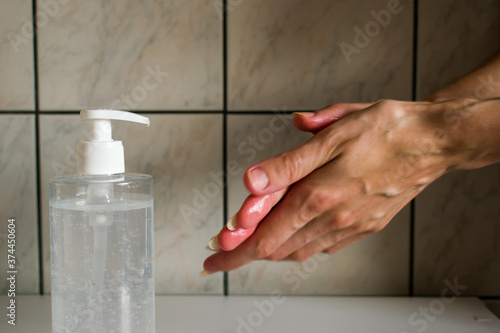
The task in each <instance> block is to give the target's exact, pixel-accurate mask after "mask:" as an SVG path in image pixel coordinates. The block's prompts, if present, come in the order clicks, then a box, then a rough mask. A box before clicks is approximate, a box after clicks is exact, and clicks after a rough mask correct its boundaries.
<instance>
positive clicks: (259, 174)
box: [248, 168, 269, 190]
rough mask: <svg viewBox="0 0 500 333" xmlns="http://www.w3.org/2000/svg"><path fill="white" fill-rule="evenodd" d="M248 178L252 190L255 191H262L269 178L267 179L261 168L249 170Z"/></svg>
mask: <svg viewBox="0 0 500 333" xmlns="http://www.w3.org/2000/svg"><path fill="white" fill-rule="evenodd" d="M248 177H249V178H250V183H251V184H252V186H253V188H254V189H256V190H263V189H265V188H266V186H267V185H268V184H269V178H267V175H266V173H265V172H264V170H262V169H261V168H255V169H253V170H251V171H250V173H249V175H248Z"/></svg>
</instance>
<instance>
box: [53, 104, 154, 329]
mask: <svg viewBox="0 0 500 333" xmlns="http://www.w3.org/2000/svg"><path fill="white" fill-rule="evenodd" d="M80 118H81V120H83V121H85V122H87V123H89V125H90V132H89V140H88V141H81V142H80V144H79V145H78V167H77V172H78V174H75V175H64V176H60V177H55V178H52V179H51V180H50V184H49V189H50V255H51V274H52V291H51V294H52V332H54V333H62V332H72V333H74V332H79V333H101V332H102V333H104V332H105V333H113V332H115V333H125V332H126V333H151V332H155V298H154V297H155V288H154V277H153V178H152V177H151V176H149V175H142V174H131V173H124V172H125V162H124V150H123V145H122V142H121V141H114V140H113V139H112V135H111V132H112V131H111V129H112V128H111V120H122V121H132V122H137V123H142V124H146V125H148V126H149V119H148V118H146V117H143V116H140V115H137V114H134V113H131V112H125V111H115V110H89V111H81V113H80Z"/></svg>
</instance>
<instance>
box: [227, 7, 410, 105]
mask: <svg viewBox="0 0 500 333" xmlns="http://www.w3.org/2000/svg"><path fill="white" fill-rule="evenodd" d="M237 3H238V4H237V5H236V4H235V5H233V6H229V13H228V98H229V104H228V105H229V109H231V110H270V109H272V108H281V107H283V106H286V107H287V108H288V109H292V110H296V109H317V108H321V107H323V106H325V105H328V104H332V103H334V102H359V101H371V100H376V99H380V98H392V99H409V98H411V59H412V35H413V32H412V30H413V23H412V22H413V3H412V2H408V1H400V2H399V1H397V0H389V1H388V0H376V1H363V0H355V1H332V0H315V1H309V0H274V1H266V0H254V1H238V2H237ZM379 22H381V23H379Z"/></svg>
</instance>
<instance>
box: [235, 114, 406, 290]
mask: <svg viewBox="0 0 500 333" xmlns="http://www.w3.org/2000/svg"><path fill="white" fill-rule="evenodd" d="M276 117H277V116H276V115H260V116H259V115H257V116H249V115H241V116H236V115H235V116H230V117H229V119H228V160H229V161H233V162H231V163H233V165H237V166H239V167H240V168H241V174H237V175H235V176H232V177H231V179H230V182H229V187H228V206H229V207H228V208H229V212H228V213H229V214H228V215H229V216H232V215H233V214H234V213H235V212H236V211H237V210H238V208H239V207H240V205H241V203H242V202H243V200H244V199H245V197H246V196H247V195H248V192H247V191H246V189H245V188H244V186H243V184H242V174H243V171H244V170H245V169H246V168H247V167H249V166H250V165H252V164H255V163H257V162H259V161H260V160H262V159H264V158H265V157H267V156H271V155H274V154H277V153H279V152H282V151H285V150H287V149H290V148H292V147H295V146H297V145H299V144H301V143H302V142H304V141H305V140H306V139H307V138H309V136H310V135H308V134H304V133H301V132H298V131H297V130H295V129H294V128H293V126H292V125H291V118H290V116H286V117H283V116H280V117H279V118H278V119H276ZM273 129H280V130H273ZM270 133H272V135H270ZM252 138H253V139H252ZM235 169H236V168H235ZM408 272H409V210H408V209H407V208H405V209H403V211H402V212H401V213H400V214H399V215H397V216H396V217H395V218H394V220H393V222H392V223H390V224H389V226H388V227H387V228H386V229H385V230H383V231H382V232H380V233H379V234H377V235H373V236H370V237H367V238H365V239H364V240H362V241H360V242H358V243H356V244H354V245H351V246H349V247H347V248H346V249H344V250H342V251H340V252H339V253H337V254H335V255H333V256H326V255H323V256H318V257H314V258H312V259H311V260H309V261H307V262H304V263H300V264H299V263H291V262H284V263H281V262H265V261H262V262H255V263H252V264H250V265H248V266H244V267H242V268H239V269H237V270H236V271H234V272H231V273H229V292H230V293H231V294H269V293H271V292H272V291H273V290H274V289H279V290H280V291H282V292H283V293H285V294H314V295H404V294H406V293H407V292H408V281H409V279H408Z"/></svg>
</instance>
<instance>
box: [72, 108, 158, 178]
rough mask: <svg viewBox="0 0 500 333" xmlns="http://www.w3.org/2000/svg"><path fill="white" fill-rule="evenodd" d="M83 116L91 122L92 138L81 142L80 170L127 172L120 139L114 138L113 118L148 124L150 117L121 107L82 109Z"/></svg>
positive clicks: (104, 172) (79, 147) (108, 172)
mask: <svg viewBox="0 0 500 333" xmlns="http://www.w3.org/2000/svg"><path fill="white" fill-rule="evenodd" d="M80 119H81V120H87V121H88V122H89V123H90V132H89V141H80V143H79V144H78V166H77V172H78V173H82V174H87V175H112V174H116V173H123V172H125V157H124V152H123V144H122V142H121V141H114V140H113V136H112V126H111V120H123V121H131V122H135V123H141V124H145V125H147V126H149V119H148V118H146V117H143V116H141V115H138V114H135V113H132V112H126V111H118V110H107V109H101V110H83V111H81V112H80Z"/></svg>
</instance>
